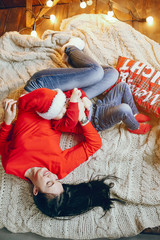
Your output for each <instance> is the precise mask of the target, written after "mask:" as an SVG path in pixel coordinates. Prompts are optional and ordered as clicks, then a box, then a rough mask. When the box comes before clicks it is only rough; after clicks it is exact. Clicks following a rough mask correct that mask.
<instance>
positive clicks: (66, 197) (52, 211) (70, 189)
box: [33, 177, 124, 218]
mask: <svg viewBox="0 0 160 240" xmlns="http://www.w3.org/2000/svg"><path fill="white" fill-rule="evenodd" d="M109 178H110V177H104V178H102V179H98V180H92V181H89V182H83V183H79V184H73V185H72V184H62V185H63V188H64V192H63V193H62V194H60V195H59V196H55V195H53V194H46V193H42V192H38V194H37V195H36V196H33V198H34V202H35V204H36V205H37V207H38V209H39V210H40V211H41V212H42V213H44V214H46V215H47V216H49V217H53V218H54V217H67V216H76V215H80V214H82V213H85V212H87V211H89V210H91V209H93V208H94V207H101V208H103V210H104V211H105V212H106V211H107V210H109V209H110V208H111V207H112V205H113V202H114V201H118V202H121V203H124V201H122V200H120V199H117V198H110V188H111V187H113V185H114V184H113V183H111V184H109V185H107V184H106V183H105V182H104V181H105V180H106V179H109ZM112 178H114V179H116V177H112Z"/></svg>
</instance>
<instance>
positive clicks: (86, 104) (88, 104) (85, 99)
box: [82, 97, 92, 111]
mask: <svg viewBox="0 0 160 240" xmlns="http://www.w3.org/2000/svg"><path fill="white" fill-rule="evenodd" d="M82 102H83V103H84V107H85V108H86V109H87V110H88V111H89V110H90V108H91V105H92V102H91V100H90V99H89V98H88V97H83V98H82Z"/></svg>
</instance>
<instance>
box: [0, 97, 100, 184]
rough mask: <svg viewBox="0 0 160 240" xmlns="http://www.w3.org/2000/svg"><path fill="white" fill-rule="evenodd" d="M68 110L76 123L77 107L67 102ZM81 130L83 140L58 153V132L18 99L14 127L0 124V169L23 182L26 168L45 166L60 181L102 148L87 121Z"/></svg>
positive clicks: (97, 135)
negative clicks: (69, 105) (17, 111)
mask: <svg viewBox="0 0 160 240" xmlns="http://www.w3.org/2000/svg"><path fill="white" fill-rule="evenodd" d="M26 96H27V95H26ZM24 97H25V96H24ZM71 107H72V110H73V109H74V110H75V111H73V112H74V113H73V118H75V121H76V122H77V116H78V114H77V113H78V104H77V103H71ZM82 131H83V135H84V136H85V140H84V141H83V142H81V143H79V144H77V145H75V146H74V147H72V148H69V149H66V150H64V151H62V149H61V148H60V137H61V132H59V131H55V130H53V129H52V127H51V121H49V120H45V119H43V118H41V117H40V116H39V115H37V114H36V113H35V112H33V111H30V109H28V107H27V106H23V97H22V98H21V101H20V102H19V113H18V117H17V121H16V123H15V126H14V128H13V125H12V124H11V125H9V126H8V125H6V124H5V123H4V122H3V123H2V124H1V128H0V154H1V160H2V165H3V168H4V170H5V171H6V173H8V174H13V175H16V176H18V177H20V178H22V179H25V180H27V179H26V178H25V172H26V171H27V170H28V169H29V168H32V167H46V168H47V169H48V170H49V171H51V172H53V173H55V174H57V175H58V178H59V179H62V178H64V177H65V176H66V175H67V174H69V173H70V172H71V171H73V170H74V169H75V168H76V167H78V166H79V165H80V164H81V163H83V162H84V161H86V160H87V159H88V158H89V156H91V155H92V154H94V153H95V152H96V151H97V150H98V149H99V148H100V147H101V145H102V141H101V138H100V136H99V134H98V133H97V131H96V129H95V128H94V127H93V126H92V124H91V123H90V122H89V123H88V124H86V125H85V126H82Z"/></svg>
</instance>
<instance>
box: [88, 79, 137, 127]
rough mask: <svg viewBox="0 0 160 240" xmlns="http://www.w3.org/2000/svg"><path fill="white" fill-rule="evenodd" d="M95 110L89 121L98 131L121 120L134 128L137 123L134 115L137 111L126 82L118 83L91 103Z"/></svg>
mask: <svg viewBox="0 0 160 240" xmlns="http://www.w3.org/2000/svg"><path fill="white" fill-rule="evenodd" d="M93 108H95V111H93V115H92V118H91V122H92V124H93V125H94V127H95V128H96V129H97V130H98V131H102V130H105V129H108V128H111V127H112V126H114V125H115V124H117V123H119V122H121V121H123V122H124V124H125V125H126V127H127V128H129V129H131V130H135V129H138V128H139V123H138V122H137V121H136V119H135V117H134V115H135V114H137V113H138V110H137V107H136V105H135V103H134V100H133V96H132V93H131V90H130V88H129V86H128V85H127V83H123V82H121V83H119V84H117V85H116V86H115V87H113V88H112V89H111V90H110V91H109V92H108V93H107V94H106V95H105V97H104V98H103V100H102V101H101V100H97V103H96V104H95V105H93Z"/></svg>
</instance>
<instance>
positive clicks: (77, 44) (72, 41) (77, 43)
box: [61, 37, 85, 63]
mask: <svg viewBox="0 0 160 240" xmlns="http://www.w3.org/2000/svg"><path fill="white" fill-rule="evenodd" d="M68 46H75V47H77V48H78V49H79V50H83V48H84V46H85V42H84V41H83V40H82V39H80V38H78V37H72V38H71V39H70V40H69V42H67V43H66V44H65V45H63V47H62V48H61V51H62V60H63V61H64V62H65V63H68V56H67V54H66V53H65V49H66V47H68Z"/></svg>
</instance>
